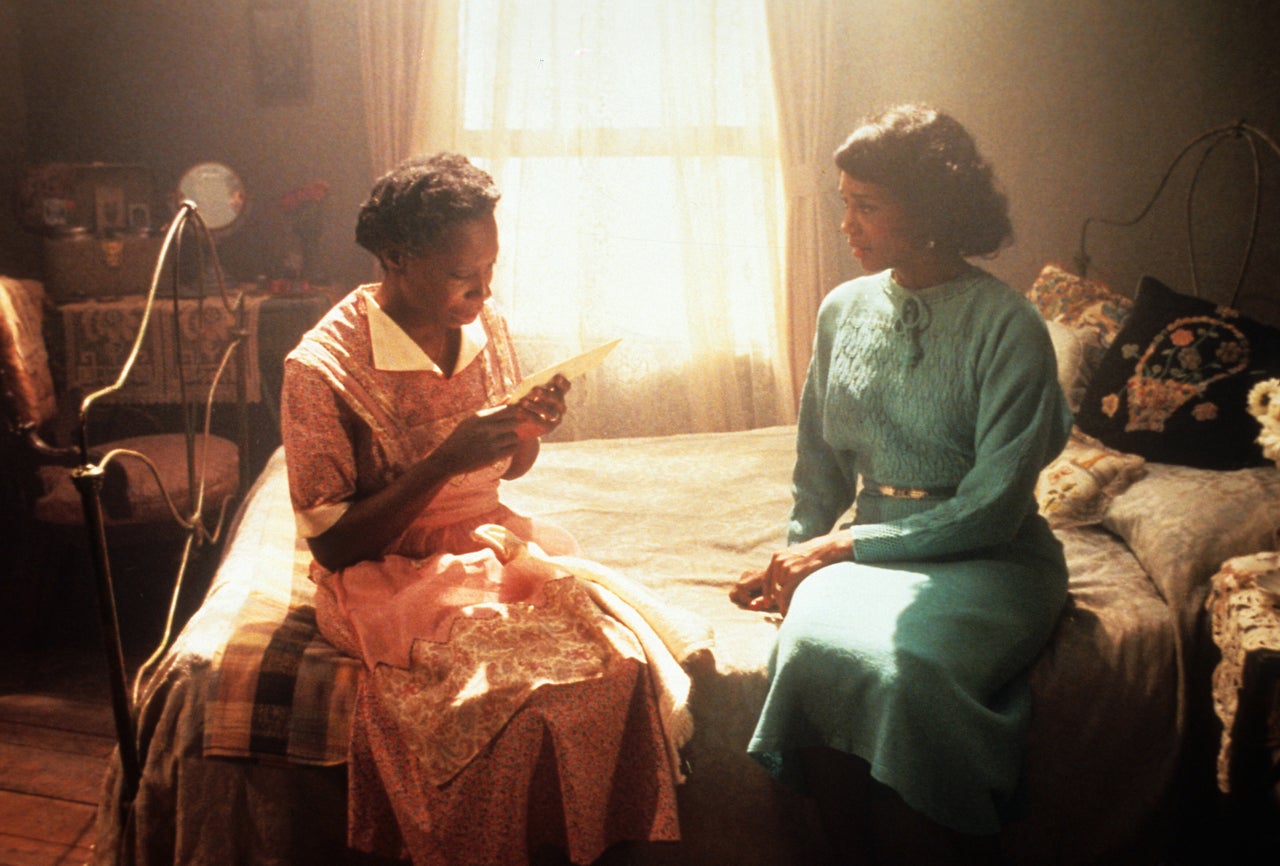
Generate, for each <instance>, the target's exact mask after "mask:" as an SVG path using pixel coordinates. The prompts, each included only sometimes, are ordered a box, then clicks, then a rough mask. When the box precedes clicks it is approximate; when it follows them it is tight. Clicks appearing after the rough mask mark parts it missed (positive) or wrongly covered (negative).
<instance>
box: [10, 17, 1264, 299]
mask: <svg viewBox="0 0 1280 866" xmlns="http://www.w3.org/2000/svg"><path fill="white" fill-rule="evenodd" d="M797 2H825V3H832V4H835V6H836V7H837V8H838V9H839V12H840V20H841V21H842V24H841V26H842V27H843V28H844V30H845V35H844V39H845V42H846V43H847V45H848V53H847V55H846V61H845V64H844V66H843V68H842V69H841V70H840V78H841V80H842V81H844V82H846V86H845V87H844V88H843V89H842V91H841V92H840V93H839V94H838V96H839V98H840V99H841V100H842V102H843V105H842V116H844V117H846V118H847V119H848V120H847V124H844V125H842V126H841V127H840V128H838V129H833V130H832V131H831V146H832V148H834V147H835V145H836V144H838V142H839V141H840V140H841V139H842V138H843V137H844V135H845V134H846V133H847V132H848V131H849V128H851V127H852V125H853V123H854V121H855V120H856V118H858V117H859V116H861V115H862V114H864V113H866V112H868V111H872V110H874V109H877V108H879V107H882V106H884V105H886V104H889V103H893V102H899V101H903V100H907V99H920V100H925V101H929V102H933V103H935V104H937V105H939V106H940V107H943V108H945V109H947V110H949V111H951V112H952V113H953V114H955V115H956V116H957V117H958V118H959V119H960V120H961V121H962V122H964V123H965V124H966V125H967V126H969V127H970V129H971V130H972V131H973V132H974V134H975V136H976V137H977V138H978V140H979V143H980V144H981V145H982V147H983V148H984V150H985V151H986V153H987V155H988V156H989V157H990V159H991V160H992V162H993V163H994V164H995V166H996V169H997V172H998V174H999V176H1000V178H1001V180H1002V182H1003V184H1004V186H1005V188H1006V190H1007V191H1008V193H1009V195H1010V199H1011V202H1012V208H1013V215H1014V220H1015V229H1016V231H1017V242H1016V244H1015V245H1014V246H1013V247H1012V248H1010V249H1008V250H1006V251H1005V252H1004V253H1002V254H1001V256H1000V257H999V258H998V259H997V260H995V262H993V263H992V264H991V267H992V269H993V270H995V271H996V272H997V273H999V274H1000V275H1001V276H1003V277H1005V278H1006V279H1007V280H1009V281H1010V282H1011V283H1013V284H1015V285H1018V286H1025V285H1028V284H1029V283H1030V281H1031V279H1032V278H1033V277H1034V275H1035V273H1036V272H1038V270H1039V268H1040V266H1041V265H1042V264H1043V263H1044V262H1045V261H1047V260H1050V259H1056V260H1060V261H1064V262H1065V261H1069V260H1070V258H1071V256H1072V255H1073V254H1074V253H1075V251H1076V246H1077V241H1078V236H1079V227H1080V222H1081V220H1082V219H1083V218H1084V217H1085V216H1087V215H1090V214H1093V215H1102V216H1122V217H1125V216H1130V215H1132V214H1133V213H1134V212H1135V211H1136V210H1137V209H1138V208H1140V207H1141V205H1142V204H1143V203H1144V202H1145V199H1146V197H1147V196H1148V195H1149V194H1150V192H1151V191H1152V190H1153V189H1154V187H1155V184H1156V182H1157V181H1158V179H1159V176H1160V174H1161V172H1163V170H1164V168H1165V166H1166V164H1167V163H1168V162H1169V161H1170V160H1171V159H1172V158H1173V156H1174V155H1175V154H1176V153H1177V152H1178V151H1179V149H1181V148H1182V146H1183V145H1184V144H1185V143H1186V142H1187V141H1189V140H1190V139H1191V138H1192V137H1193V136H1195V135H1197V134H1199V133H1200V132H1202V131H1203V130H1205V129H1207V128H1210V127H1212V126H1216V125H1220V124H1225V123H1229V122H1232V121H1234V120H1237V119H1240V118H1244V119H1247V120H1249V121H1251V122H1255V123H1257V124H1259V125H1260V126H1262V127H1263V128H1264V129H1266V130H1268V131H1269V132H1271V133H1272V135H1273V136H1275V135H1280V100H1277V99H1276V94H1277V93H1280V60H1277V58H1278V57H1280V54H1278V53H1277V52H1276V50H1275V46H1276V45H1277V44H1280V4H1273V3H1271V2H1269V0H1233V2H1230V3H1208V2H1204V0H1072V2H1050V0H875V2H871V0H797ZM249 5H250V2H249V0H220V2H208V0H166V2H157V0H116V2H112V3H101V2H99V0H41V2H39V3H20V2H16V0H0V34H6V33H8V31H9V30H10V29H11V28H6V27H5V26H3V25H7V24H10V23H12V22H13V21H14V19H15V18H16V19H17V22H18V24H19V25H20V27H21V30H22V36H21V47H22V56H23V67H22V81H21V82H20V83H17V84H15V83H13V82H12V81H11V80H10V78H11V72H12V65H13V62H12V60H11V59H10V58H11V57H12V55H11V54H10V53H9V52H7V51H4V50H0V64H4V66H3V71H4V73H5V77H4V80H3V83H0V119H4V120H6V121H9V122H10V128H14V127H15V126H16V128H18V129H19V130H20V129H21V128H22V125H23V123H24V122H25V126H26V134H25V136H22V135H21V134H19V135H18V138H19V139H25V143H24V144H23V145H22V147H25V150H26V158H27V159H29V160H31V161H40V160H105V161H111V160H120V161H129V162H141V163H143V164H146V165H149V166H151V167H152V168H153V169H154V171H155V173H156V176H157V181H158V182H159V183H160V184H161V185H162V187H163V188H166V189H167V188H169V187H171V186H172V185H173V184H174V183H175V181H176V178H177V177H178V175H179V174H180V172H181V171H182V169H183V168H185V167H186V166H188V165H190V164H193V163H195V162H197V161H203V160H208V159H214V160H221V161H225V162H227V163H228V164H230V165H232V166H233V167H235V168H236V169H238V170H239V171H240V172H241V174H242V175H243V177H244V181H245V183H246V185H247V187H248V189H249V190H250V192H251V194H252V195H253V196H254V199H255V202H254V204H255V207H254V209H253V212H252V223H251V225H250V226H248V227H247V228H246V230H244V231H241V232H238V233H237V235H236V236H234V237H233V238H232V239H229V240H228V241H227V243H226V247H227V252H228V259H229V261H228V265H229V266H232V265H234V266H235V267H237V268H240V269H242V270H244V271H246V273H243V274H241V275H242V276H250V275H251V273H249V272H254V271H257V270H260V269H266V268H271V267H274V266H275V264H276V262H277V260H278V258H279V255H280V250H279V249H278V247H279V246H280V244H281V238H282V236H283V231H284V229H283V226H282V225H281V222H280V216H279V214H278V212H277V211H276V208H275V207H274V200H275V199H276V198H277V197H278V196H279V195H280V194H281V193H283V192H285V191H287V190H288V189H291V188H292V187H293V186H295V185H297V184H299V183H302V182H304V181H306V180H309V179H311V178H312V177H323V178H325V179H327V180H329V181H330V183H332V184H333V193H332V195H331V199H330V202H329V205H330V210H329V217H330V218H329V220H328V223H327V226H326V231H325V239H326V259H327V262H326V263H327V264H328V265H329V267H330V270H332V271H333V273H334V274H335V275H336V276H337V277H339V278H340V279H341V280H343V281H344V282H346V283H354V282H356V281H358V280H362V279H364V278H366V277H367V276H369V274H371V273H372V270H371V265H370V263H369V260H368V258H367V257H366V256H364V254H363V253H362V252H361V251H360V250H358V249H357V248H356V247H355V246H354V244H353V242H352V241H351V240H350V225H351V222H352V217H353V214H354V212H355V209H356V208H357V207H358V205H359V202H360V200H361V199H362V197H363V195H364V193H365V192H366V191H367V189H368V186H369V183H370V181H371V179H372V177H373V172H372V170H371V168H370V166H369V165H368V155H367V149H366V147H365V145H364V133H363V118H362V109H361V101H360V86H359V63H358V58H357V56H356V21H355V11H354V6H355V4H354V3H351V2H348V0H311V3H310V5H311V11H312V34H311V36H312V48H313V52H314V65H313V69H314V79H313V88H312V93H311V96H310V97H309V98H307V99H305V100H303V101H300V102H298V103H296V104H261V103H260V102H259V101H258V100H257V98H256V97H255V93H254V85H253V81H252V63H251V58H250V53H249V41H248V20H249V15H248V10H249ZM12 44H13V40H12V37H11V36H9V35H0V49H4V48H7V47H12ZM24 115H25V119H24ZM14 149H15V144H14V139H13V137H9V138H8V139H7V140H6V141H5V142H4V144H3V145H2V146H0V171H3V169H4V168H5V162H6V161H8V160H12V159H13V158H14V156H13V154H14ZM1275 167H1276V164H1275V163H1273V165H1272V168H1273V169H1274V168H1275ZM2 181H3V178H0V182H2ZM1241 183H1242V181H1241V179H1240V178H1239V177H1238V175H1234V174H1233V175H1227V176H1225V177H1224V178H1223V179H1221V180H1220V182H1219V184H1218V187H1217V189H1218V190H1220V191H1229V190H1231V189H1233V188H1236V187H1238V186H1240V185H1241ZM833 187H834V181H833ZM1217 196H1218V192H1215V193H1214V194H1213V195H1212V196H1210V198H1216V197H1217ZM1181 207H1182V205H1181V202H1180V201H1179V200H1177V199H1175V200H1173V201H1171V202H1169V203H1167V205H1162V207H1161V209H1160V213H1159V214H1158V217H1159V219H1158V220H1157V221H1156V223H1155V224H1154V227H1153V229H1152V230H1151V232H1149V233H1148V237H1146V238H1145V239H1143V238H1138V239H1133V238H1131V237H1128V236H1126V237H1124V239H1123V240H1120V241H1116V242H1114V243H1111V242H1109V241H1108V240H1107V239H1106V237H1107V236H1105V235H1106V233H1103V232H1099V237H1100V244H1101V246H1100V247H1099V249H1098V250H1097V251H1096V254H1095V259H1096V260H1097V267H1098V268H1100V269H1102V271H1104V272H1106V273H1108V274H1110V275H1113V276H1114V280H1115V285H1116V286H1117V288H1121V289H1122V290H1129V288H1130V287H1131V286H1132V285H1133V284H1135V283H1136V278H1137V275H1138V274H1139V273H1141V272H1143V271H1147V270H1150V271H1153V272H1155V273H1157V274H1158V275H1161V276H1164V277H1165V278H1166V279H1168V280H1169V281H1171V282H1173V283H1175V284H1177V285H1187V284H1188V277H1187V276H1186V272H1187V268H1186V266H1185V260H1186V253H1185V251H1184V250H1183V247H1182V245H1181V240H1180V237H1181V235H1180V233H1181V229H1180V228H1179V223H1178V220H1179V219H1180V210H1181ZM0 219H4V217H0ZM832 220H833V222H834V221H837V220H838V213H836V212H835V210H834V207H833V216H832ZM1228 221H1229V222H1230V223H1231V224H1237V223H1238V222H1239V218H1238V216H1232V217H1230V218H1229V220H1228ZM1205 222H1207V223H1208V224H1209V225H1211V226H1214V225H1218V224H1221V223H1222V221H1221V220H1218V219H1217V218H1207V219H1206V220H1205ZM6 231H7V229H6V224H4V223H3V222H0V232H6ZM1270 231H1271V235H1272V237H1280V220H1277V221H1274V222H1273V223H1271V225H1270ZM833 235H834V233H833ZM1108 244H1110V245H1109V246H1108ZM12 246H13V244H12V242H10V241H7V242H6V243H5V244H3V245H0V254H4V253H5V250H6V249H8V248H11V247H12ZM831 246H832V248H831V249H830V250H825V251H824V254H828V255H831V256H833V257H835V256H840V257H841V258H840V263H841V266H842V267H843V268H844V270H845V271H846V272H848V271H851V270H852V268H853V264H852V263H851V262H849V261H848V258H849V257H848V255H847V250H845V249H844V248H843V247H841V246H839V244H838V243H833V244H832V245H831ZM1276 259H1280V253H1277V244H1276V242H1275V241H1269V242H1268V243H1267V244H1265V245H1264V247H1263V248H1262V249H1260V250H1259V252H1258V253H1257V254H1256V261H1257V262H1260V263H1263V264H1265V263H1266V262H1268V261H1273V260H1276ZM1276 264H1277V265H1278V266H1280V261H1277V262H1276ZM1234 267H1235V266H1234V264H1232V263H1229V262H1227V261H1226V256H1225V255H1224V256H1220V257H1218V260H1215V261H1212V262H1208V263H1206V268H1205V269H1206V270H1208V271H1211V272H1213V273H1215V274H1217V276H1216V277H1215V279H1217V280H1218V281H1219V282H1222V281H1225V280H1226V279H1227V278H1226V277H1223V276H1221V275H1222V274H1223V273H1224V272H1231V271H1232V270H1233V269H1234ZM1260 270H1262V269H1260ZM1213 290H1214V291H1218V290H1220V287H1214V288H1213ZM1249 293H1250V294H1251V296H1252V299H1251V300H1250V303H1256V302H1257V301H1258V298H1259V297H1260V296H1261V295H1262V294H1263V293H1264V290H1263V289H1262V288H1261V287H1259V286H1258V285H1257V284H1253V285H1251V286H1250V287H1249Z"/></svg>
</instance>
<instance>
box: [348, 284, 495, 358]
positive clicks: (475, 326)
mask: <svg viewBox="0 0 1280 866" xmlns="http://www.w3.org/2000/svg"><path fill="white" fill-rule="evenodd" d="M365 299H366V300H367V301H368V304H369V307H368V309H369V314H368V315H369V347H370V348H371V349H372V350H373V368H374V369H375V370H388V371H415V370H416V371H421V370H425V371H428V372H432V373H435V374H436V375H438V376H443V375H445V373H444V371H443V370H441V369H440V367H439V365H437V364H436V362H435V361H433V360H431V356H430V355H428V354H427V353H426V352H424V351H422V347H421V346H419V345H418V344H417V343H415V342H414V341H413V338H412V337H410V336H409V335H408V334H406V333H405V332H404V329H403V328H401V327H400V326H399V325H397V324H396V322H395V320H394V319H392V318H391V317H390V316H388V315H387V314H386V312H385V311H384V310H383V309H382V307H380V306H378V302H377V301H375V300H374V299H373V293H372V292H370V293H368V294H366V295H365ZM482 319H483V314H482V315H480V316H477V317H476V320H475V321H474V322H470V323H469V324H466V325H463V326H462V328H461V329H460V330H461V331H462V341H461V342H460V343H459V344H458V363H457V364H456V365H455V366H454V372H457V371H459V370H462V369H465V368H466V366H467V365H468V364H470V363H471V362H472V361H473V360H475V357H476V355H479V354H480V352H481V350H483V349H484V347H485V346H486V345H488V343H489V332H488V331H487V330H485V327H484V322H483V321H482Z"/></svg>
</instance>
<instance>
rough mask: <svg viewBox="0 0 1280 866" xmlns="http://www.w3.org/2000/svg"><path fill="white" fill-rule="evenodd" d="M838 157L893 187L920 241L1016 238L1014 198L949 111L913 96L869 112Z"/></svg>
mask: <svg viewBox="0 0 1280 866" xmlns="http://www.w3.org/2000/svg"><path fill="white" fill-rule="evenodd" d="M835 162H836V166H837V167H838V168H839V169H840V170H841V171H842V172H844V173H845V174H847V175H849V176H850V177H852V178H854V179H855V180H860V181H862V182H864V183H876V184H880V185H881V186H883V187H885V188H886V189H888V190H889V192H890V193H891V194H892V195H893V196H894V197H895V198H897V199H898V201H899V202H901V204H902V206H903V207H904V208H905V209H906V211H907V216H908V218H909V219H910V220H911V224H912V225H913V226H914V227H915V229H916V231H917V232H918V233H919V235H920V240H921V242H930V241H932V242H933V243H934V244H935V245H936V246H938V247H940V248H942V249H947V250H954V251H956V252H958V253H959V254H960V255H962V256H989V255H993V254H995V253H996V252H997V251H999V250H1000V248H1001V247H1003V246H1004V245H1005V244H1006V243H1008V242H1009V241H1011V240H1012V239H1013V225H1012V223H1011V222H1010V221H1009V202H1008V199H1006V198H1005V196H1004V194H1003V193H1002V192H1001V191H1000V190H999V189H998V188H997V186H996V182H995V175H994V173H993V172H992V169H991V166H990V165H989V164H988V163H987V161H986V160H985V159H983V158H982V155H981V154H980V153H978V147H977V145H976V144H974V141H973V138H972V137H971V136H970V135H969V133H968V131H966V130H965V128H964V127H963V126H961V125H960V123H959V122H958V121H957V120H956V119H955V118H953V117H951V116H950V115H948V114H944V113H942V112H940V111H937V110H935V109H933V108H930V107H928V106H924V105H914V104H908V105H900V106H897V107H895V108H891V109H889V110H887V111H884V112H882V113H880V114H877V115H874V116H872V117H869V118H867V119H865V120H864V121H863V122H862V123H860V124H859V125H858V128H857V129H855V130H854V132H853V134H852V135H850V136H849V138H848V139H846V140H845V142H844V144H842V145H840V147H839V148H838V149H837V150H836V153H835Z"/></svg>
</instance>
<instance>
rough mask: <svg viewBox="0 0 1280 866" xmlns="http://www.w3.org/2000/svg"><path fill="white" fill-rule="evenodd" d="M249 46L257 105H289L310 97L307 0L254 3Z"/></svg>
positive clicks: (260, 0) (264, 0)
mask: <svg viewBox="0 0 1280 866" xmlns="http://www.w3.org/2000/svg"><path fill="white" fill-rule="evenodd" d="M249 44H250V46H251V48H252V51H253V79H254V87H255V88H256V90H257V95H258V101H259V102H289V101H294V100H300V99H306V98H307V97H308V96H309V95H310V93H311V20H310V15H309V14H308V9H307V2H306V0H253V2H251V3H250V4H249Z"/></svg>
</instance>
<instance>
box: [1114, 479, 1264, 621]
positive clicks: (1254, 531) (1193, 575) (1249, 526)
mask: <svg viewBox="0 0 1280 866" xmlns="http://www.w3.org/2000/svg"><path fill="white" fill-rule="evenodd" d="M1102 525H1103V527H1105V528H1106V529H1108V530H1110V531H1111V532H1113V533H1115V534H1116V535H1118V536H1120V537H1121V538H1122V539H1124V542H1125V544H1127V545H1128V546H1129V549H1130V550H1131V551H1133V555H1134V556H1135V557H1136V558H1137V560H1138V562H1139V563H1141V565H1142V568H1143V570H1145V571H1146V572H1147V573H1148V574H1149V575H1150V576H1151V580H1152V582H1153V583H1154V584H1155V586H1156V588H1157V589H1158V590H1159V591H1160V594H1161V595H1162V596H1164V598H1165V600H1166V601H1168V602H1169V604H1170V605H1171V606H1173V607H1174V609H1175V610H1176V611H1178V613H1179V615H1180V616H1179V619H1180V622H1181V625H1182V626H1183V628H1184V629H1188V628H1190V627H1191V625H1192V624H1193V623H1194V622H1195V618H1196V616H1197V615H1198V614H1199V612H1200V605H1201V603H1202V602H1203V599H1204V597H1205V595H1206V594H1207V591H1208V582H1209V578H1210V577H1212V576H1213V575H1214V574H1215V573H1216V572H1217V571H1218V569H1219V568H1220V567H1221V566H1222V563H1223V562H1225V561H1226V560H1228V559H1231V558H1232V557H1235V556H1245V555H1247V554H1250V553H1256V552H1258V551H1259V550H1272V549H1274V545H1275V543H1276V533H1277V530H1280V471H1277V470H1276V468H1275V467H1274V466H1268V467H1266V468H1254V469H1238V470H1235V471H1233V472H1218V471H1211V470H1208V469H1196V468H1192V467H1188V466H1174V465H1172V464H1163V463H1148V464H1147V474H1146V476H1145V477H1143V478H1142V479H1140V480H1138V481H1135V482H1134V483H1133V485H1132V486H1131V487H1130V488H1129V489H1128V490H1126V491H1125V492H1124V493H1122V494H1120V495H1119V496H1116V497H1115V499H1114V500H1113V501H1112V503H1111V507H1110V508H1108V509H1107V513H1106V515H1105V516H1104V517H1103V519H1102ZM1187 633H1189V632H1187Z"/></svg>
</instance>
